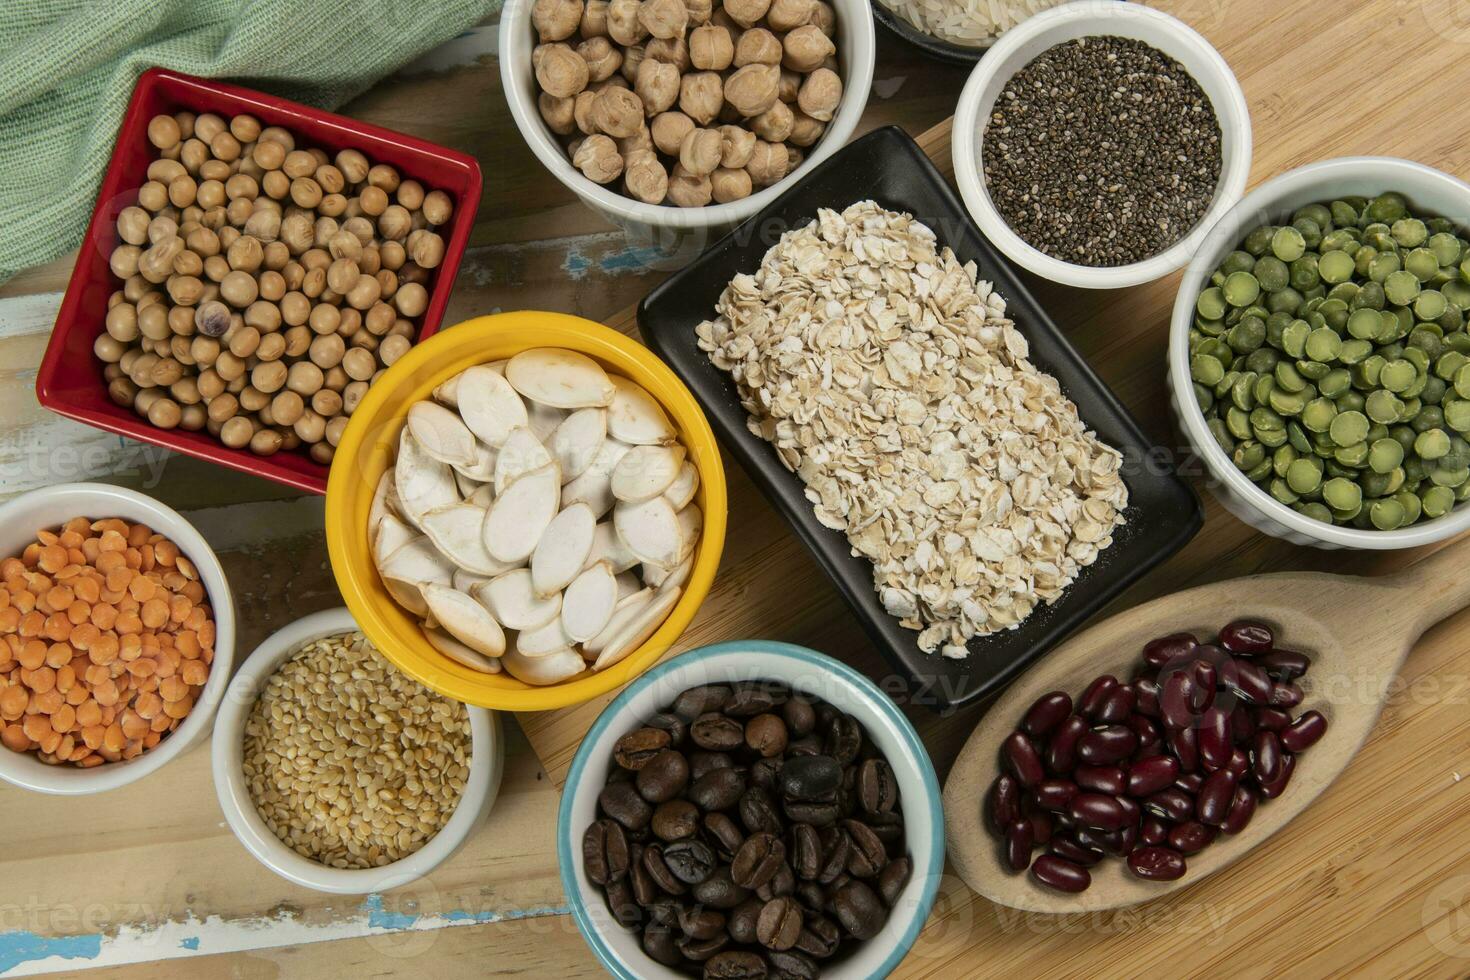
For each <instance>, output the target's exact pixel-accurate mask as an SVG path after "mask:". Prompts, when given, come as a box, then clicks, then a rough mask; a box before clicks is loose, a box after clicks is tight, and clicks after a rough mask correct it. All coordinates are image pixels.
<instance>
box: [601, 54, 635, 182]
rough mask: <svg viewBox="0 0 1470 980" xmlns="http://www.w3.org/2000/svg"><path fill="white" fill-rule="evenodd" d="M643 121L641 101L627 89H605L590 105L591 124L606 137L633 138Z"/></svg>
mask: <svg viewBox="0 0 1470 980" xmlns="http://www.w3.org/2000/svg"><path fill="white" fill-rule="evenodd" d="M639 71H640V72H641V71H643V69H642V68H641V67H640V68H639ZM643 119H644V115H643V100H642V99H640V98H639V97H638V95H637V94H636V93H634V92H631V91H629V90H628V89H624V88H609V89H606V90H605V91H603V92H602V93H601V94H600V95H598V96H597V98H596V99H595V100H594V101H593V103H592V124H593V125H594V126H595V127H596V128H597V129H598V131H599V132H602V133H605V134H607V135H608V136H615V137H618V138H622V137H625V136H633V135H634V134H636V133H637V132H638V131H639V130H640V129H642V128H643V125H644V122H643ZM614 176H616V174H614Z"/></svg>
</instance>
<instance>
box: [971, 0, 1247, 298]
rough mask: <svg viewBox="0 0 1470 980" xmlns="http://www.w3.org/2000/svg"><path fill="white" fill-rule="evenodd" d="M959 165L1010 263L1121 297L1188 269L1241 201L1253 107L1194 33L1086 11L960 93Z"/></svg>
mask: <svg viewBox="0 0 1470 980" xmlns="http://www.w3.org/2000/svg"><path fill="white" fill-rule="evenodd" d="M1140 110H1142V111H1140ZM953 155H954V171H955V182H956V183H957V185H958V186H959V191H960V195H961V197H963V198H964V201H965V206H966V208H967V209H968V210H969V212H970V216H971V217H972V218H974V219H975V222H976V224H978V225H979V226H980V230H981V231H982V232H983V233H984V235H985V236H986V237H987V238H989V239H990V241H991V242H993V243H994V244H995V245H996V247H997V248H999V249H1000V250H1001V251H1002V252H1003V253H1005V255H1006V256H1007V257H1008V258H1009V259H1011V261H1013V262H1015V263H1016V264H1017V265H1019V266H1021V267H1023V268H1025V269H1028V270H1030V271H1031V272H1033V273H1035V274H1036V275H1038V276H1041V277H1043V278H1045V279H1048V280H1051V281H1052V282H1058V283H1062V284H1064V285H1068V286H1081V287H1084V288H1088V289H1119V288H1123V287H1127V286H1137V285H1140V284H1142V283H1146V282H1151V281H1153V280H1155V279H1158V278H1161V277H1162V276H1165V275H1168V274H1169V273H1171V272H1174V271H1177V270H1178V269H1181V268H1183V267H1184V265H1185V264H1187V263H1188V261H1189V259H1190V257H1191V256H1192V255H1193V254H1194V251H1195V249H1196V248H1197V246H1198V245H1199V243H1200V242H1201V241H1203V239H1204V237H1205V235H1206V233H1207V232H1208V231H1209V229H1210V228H1211V227H1212V226H1213V225H1214V224H1215V222H1216V221H1218V220H1219V219H1220V218H1221V217H1222V216H1223V215H1224V214H1225V213H1226V212H1227V211H1229V210H1230V208H1231V207H1233V206H1234V205H1235V203H1236V202H1237V201H1239V200H1240V197H1241V195H1242V194H1243V193H1244V191H1245V185H1246V178H1247V176H1248V174H1249V172H1250V163H1251V122H1250V112H1249V109H1248V108H1247V106H1246V101H1245V95H1244V93H1243V92H1242V91H1241V89H1240V83H1239V82H1238V81H1237V80H1236V78H1235V73H1234V72H1232V71H1231V70H1230V66H1229V65H1227V64H1226V63H1225V59H1224V58H1222V57H1221V56H1220V53H1219V52H1218V51H1216V50H1215V49H1214V47H1212V46H1211V45H1210V43H1209V42H1208V41H1206V40H1205V39H1204V38H1203V37H1201V36H1200V35H1199V34H1198V33H1197V32H1196V31H1195V30H1193V29H1192V28H1190V27H1189V26H1188V25H1186V24H1185V23H1183V22H1182V21H1180V20H1177V19H1176V18H1174V17H1171V16H1169V15H1168V14H1164V13H1160V12H1159V11H1157V10H1153V9H1151V8H1149V7H1145V6H1143V5H1142V4H1134V3H1117V2H1115V0H1083V2H1078V3H1069V4H1066V5H1064V6H1061V7H1057V8H1055V9H1053V10H1049V11H1046V12H1044V13H1040V14H1037V15H1036V16H1034V17H1031V18H1029V19H1028V20H1025V21H1023V22H1022V23H1020V24H1019V25H1017V26H1016V27H1013V28H1011V29H1010V30H1009V31H1006V32H1005V33H1004V34H1002V35H1001V36H1000V37H999V38H998V39H997V40H996V42H995V44H994V46H993V47H992V48H991V49H990V51H989V52H988V53H987V54H986V55H985V57H984V58H982V59H981V60H980V62H979V64H977V65H976V66H975V70H974V72H973V73H972V74H971V75H970V79H969V81H968V82H967V83H966V84H965V88H964V91H963V93H962V94H961V95H960V101H959V105H958V106H957V107H956V109H955V116H954V139H953Z"/></svg>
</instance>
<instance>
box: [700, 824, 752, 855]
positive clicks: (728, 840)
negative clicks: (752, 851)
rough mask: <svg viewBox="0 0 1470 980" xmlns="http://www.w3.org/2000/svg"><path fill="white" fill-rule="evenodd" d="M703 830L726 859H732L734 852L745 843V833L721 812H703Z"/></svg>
mask: <svg viewBox="0 0 1470 980" xmlns="http://www.w3.org/2000/svg"><path fill="white" fill-rule="evenodd" d="M704 830H705V833H706V834H708V835H709V838H710V840H712V841H714V843H715V844H717V845H719V848H720V856H721V857H722V858H724V859H725V860H726V861H730V860H733V859H734V857H735V852H736V851H739V850H740V847H741V845H742V844H744V843H745V834H744V833H743V832H742V831H741V830H740V828H739V826H737V825H736V823H735V821H733V820H731V819H730V818H729V817H727V816H726V815H725V814H723V813H709V814H705V817H704Z"/></svg>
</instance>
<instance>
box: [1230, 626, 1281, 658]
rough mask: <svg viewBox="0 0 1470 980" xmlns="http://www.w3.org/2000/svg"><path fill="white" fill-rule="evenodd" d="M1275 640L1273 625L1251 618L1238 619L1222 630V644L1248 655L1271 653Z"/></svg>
mask: <svg viewBox="0 0 1470 980" xmlns="http://www.w3.org/2000/svg"><path fill="white" fill-rule="evenodd" d="M1275 642H1276V637H1275V635H1274V634H1272V632H1271V627H1269V626H1267V625H1266V624H1265V623H1258V622H1256V621H1254V620H1250V619H1237V620H1236V621H1235V622H1233V623H1227V624H1226V626H1225V628H1224V629H1222V630H1221V631H1220V645H1221V646H1222V647H1224V648H1225V649H1227V650H1229V651H1230V652H1231V653H1237V654H1244V655H1246V656H1254V655H1256V654H1260V653H1269V652H1270V650H1271V646H1272V644H1274V643H1275Z"/></svg>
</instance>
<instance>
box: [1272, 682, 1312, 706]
mask: <svg viewBox="0 0 1470 980" xmlns="http://www.w3.org/2000/svg"><path fill="white" fill-rule="evenodd" d="M1304 697H1306V695H1305V694H1303V693H1302V689H1301V688H1300V687H1297V686H1296V685H1295V684H1293V683H1291V682H1290V681H1283V682H1281V683H1277V684H1272V685H1271V706H1272V707H1275V708H1295V707H1296V706H1297V705H1299V704H1301V703H1302V698H1304Z"/></svg>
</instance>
